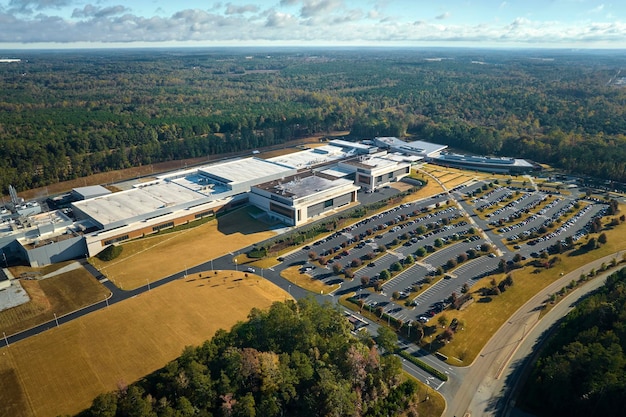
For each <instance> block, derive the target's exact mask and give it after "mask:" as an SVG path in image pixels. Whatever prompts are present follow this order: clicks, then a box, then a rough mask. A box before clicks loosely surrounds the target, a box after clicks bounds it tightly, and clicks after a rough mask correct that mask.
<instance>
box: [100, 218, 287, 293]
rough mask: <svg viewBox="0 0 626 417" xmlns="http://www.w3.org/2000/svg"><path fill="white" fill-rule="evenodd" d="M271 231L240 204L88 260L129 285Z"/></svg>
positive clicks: (253, 240) (119, 282)
mask: <svg viewBox="0 0 626 417" xmlns="http://www.w3.org/2000/svg"><path fill="white" fill-rule="evenodd" d="M274 235H275V233H274V232H272V231H270V230H267V225H265V224H264V223H262V222H259V221H257V220H254V219H253V218H251V217H250V216H249V215H248V214H247V210H246V209H245V208H244V209H241V210H237V211H235V212H232V213H229V214H226V215H224V216H222V217H219V218H218V219H217V220H215V221H210V222H208V223H205V224H203V225H200V226H198V227H194V228H191V229H186V230H182V231H178V232H173V233H166V234H162V235H156V236H150V237H146V238H143V239H138V240H135V241H131V242H128V243H126V244H124V245H123V248H124V250H123V251H122V255H120V257H119V258H117V259H115V260H113V261H110V262H102V261H100V260H98V259H96V258H94V259H92V262H93V264H94V266H95V267H96V268H98V269H99V270H100V271H102V273H104V274H105V275H106V276H107V277H108V278H109V279H110V280H111V281H113V283H115V285H117V286H118V287H120V288H123V289H132V288H138V287H141V286H142V285H146V280H150V281H156V280H158V279H160V278H164V277H166V276H169V275H171V274H174V273H176V272H179V271H182V270H184V269H185V268H190V267H192V266H194V265H198V264H200V263H203V262H206V261H207V260H209V259H212V258H217V257H219V256H222V255H225V254H227V253H230V252H234V251H236V250H238V249H241V248H243V247H245V246H248V245H251V244H253V243H256V242H259V241H262V240H265V239H268V238H270V237H272V236H274Z"/></svg>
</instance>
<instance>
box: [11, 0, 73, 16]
mask: <svg viewBox="0 0 626 417" xmlns="http://www.w3.org/2000/svg"><path fill="white" fill-rule="evenodd" d="M71 3H72V0H10V1H9V10H12V11H16V12H19V13H26V14H30V13H32V12H33V10H37V11H41V10H46V9H60V8H61V7H65V6H69V5H70V4H71Z"/></svg>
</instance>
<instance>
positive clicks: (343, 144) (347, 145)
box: [328, 139, 372, 151]
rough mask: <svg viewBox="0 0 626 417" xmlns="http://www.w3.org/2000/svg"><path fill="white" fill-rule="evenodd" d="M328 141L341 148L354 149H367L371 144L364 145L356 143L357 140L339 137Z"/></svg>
mask: <svg viewBox="0 0 626 417" xmlns="http://www.w3.org/2000/svg"><path fill="white" fill-rule="evenodd" d="M328 143H330V144H331V145H333V146H340V147H343V148H355V149H361V150H364V151H369V150H370V149H371V148H372V146H370V145H365V144H363V143H357V142H349V141H347V140H341V139H333V140H331V141H330V142H328Z"/></svg>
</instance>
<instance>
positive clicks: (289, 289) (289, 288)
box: [287, 284, 291, 297]
mask: <svg viewBox="0 0 626 417" xmlns="http://www.w3.org/2000/svg"><path fill="white" fill-rule="evenodd" d="M287 291H289V297H291V284H289V287H288V288H287Z"/></svg>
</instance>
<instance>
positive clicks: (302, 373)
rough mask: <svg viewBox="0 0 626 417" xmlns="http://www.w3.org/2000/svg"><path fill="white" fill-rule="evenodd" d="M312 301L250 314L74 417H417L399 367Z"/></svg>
mask: <svg viewBox="0 0 626 417" xmlns="http://www.w3.org/2000/svg"><path fill="white" fill-rule="evenodd" d="M350 330H351V329H350V326H349V323H348V320H347V319H346V318H345V317H343V316H342V315H341V313H340V312H339V311H338V310H337V309H335V308H332V307H330V306H329V305H325V306H322V305H320V304H318V303H317V302H316V301H315V300H313V299H302V300H298V301H297V302H293V301H289V302H285V303H275V304H273V305H272V306H271V307H270V309H269V310H268V311H261V310H258V309H253V310H252V311H251V313H250V315H249V320H248V321H246V322H241V323H239V324H237V325H235V326H234V327H233V329H232V330H231V331H230V332H227V331H225V330H220V331H218V332H217V333H216V334H215V336H214V337H213V338H212V339H211V340H210V341H206V342H205V343H204V344H202V345H201V346H198V347H187V348H186V349H185V350H184V352H183V353H182V355H181V356H180V357H179V358H178V359H176V360H174V361H172V362H170V363H168V364H167V365H166V366H165V367H164V368H163V369H161V370H158V371H156V372H154V373H153V374H151V375H148V376H146V377H145V378H143V379H142V380H140V381H139V382H137V383H135V384H132V385H130V386H120V387H119V388H118V390H117V391H115V392H110V393H107V394H101V395H99V396H98V397H96V399H95V400H94V401H93V404H92V406H91V407H90V408H89V409H87V410H85V411H83V412H82V413H81V414H79V416H80V417H105V416H106V417H115V416H120V417H121V416H136V417H166V416H167V417H169V416H172V417H173V416H200V417H209V416H232V417H254V416H257V417H273V416H281V417H283V416H284V417H289V416H320V417H321V416H329V417H330V416H336V417H340V416H364V417H379V416H380V417H387V416H390V415H393V416H399V415H404V416H407V417H410V416H414V417H417V415H418V413H417V409H416V407H417V404H416V403H417V400H418V399H417V393H418V389H419V388H418V385H417V383H416V382H415V381H414V380H412V379H408V378H405V377H403V376H402V374H401V363H400V359H399V358H398V357H397V356H394V355H384V356H381V355H379V353H378V350H377V348H376V346H375V344H374V343H373V340H372V339H371V338H369V337H368V336H361V337H358V338H357V337H356V336H353V335H352V334H351V333H350Z"/></svg>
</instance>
